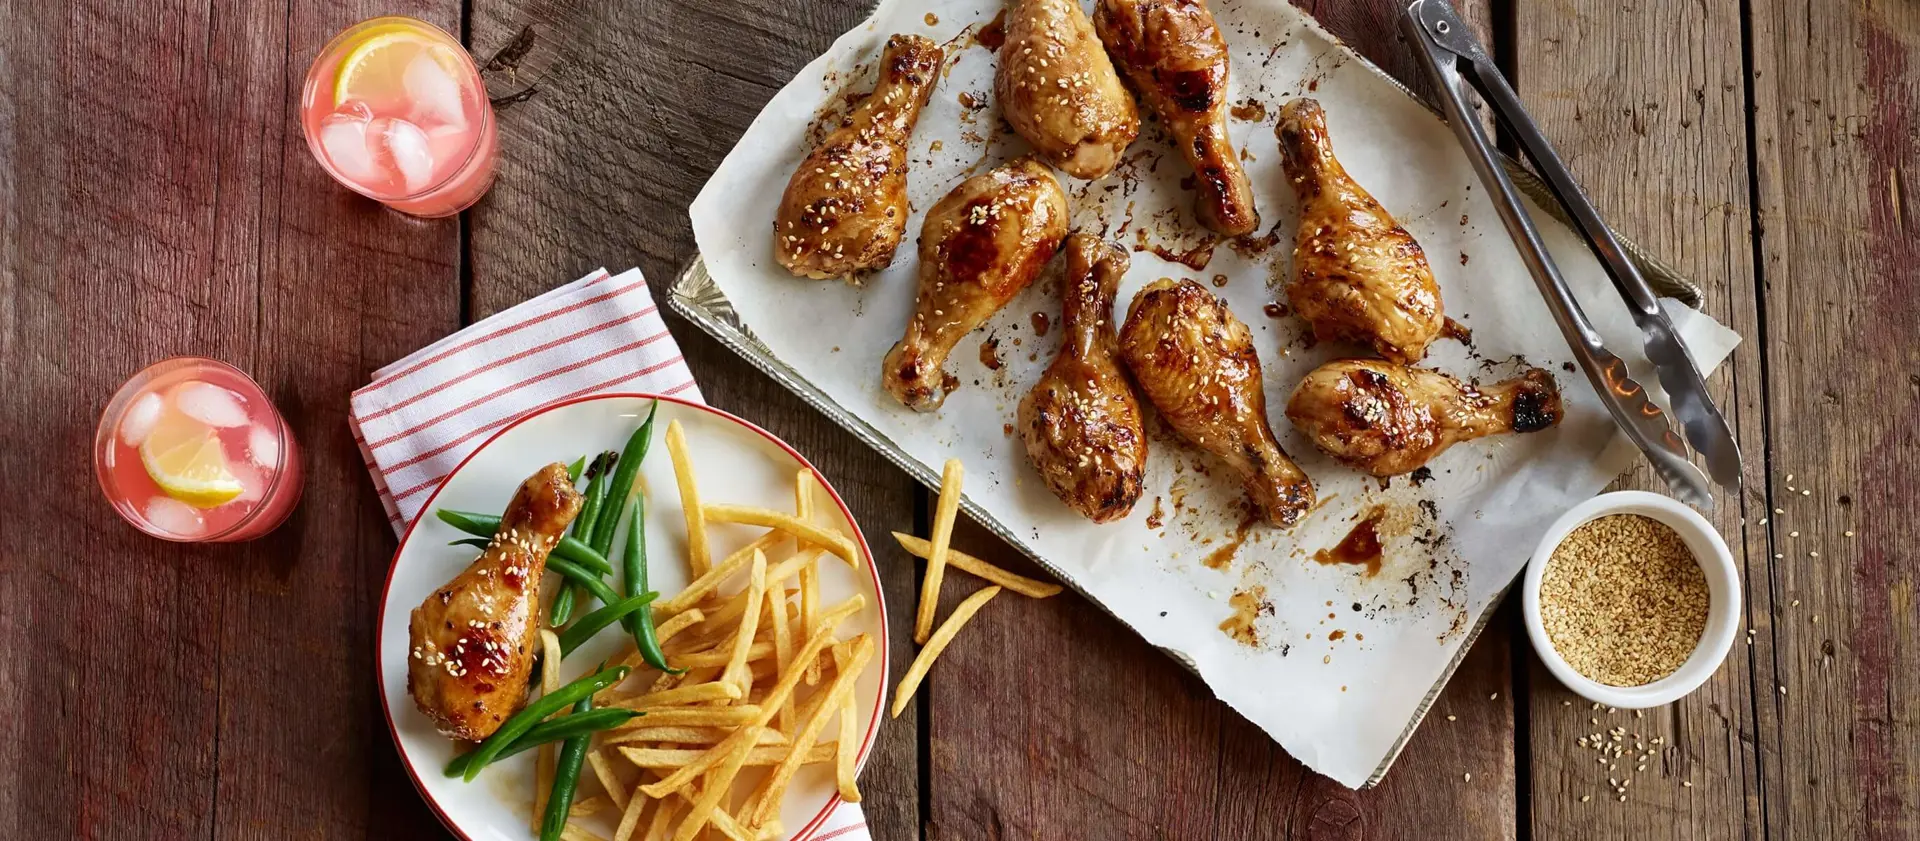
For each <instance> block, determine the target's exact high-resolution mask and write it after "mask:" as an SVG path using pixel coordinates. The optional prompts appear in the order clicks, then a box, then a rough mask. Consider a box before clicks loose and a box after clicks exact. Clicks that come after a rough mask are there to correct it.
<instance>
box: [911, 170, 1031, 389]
mask: <svg viewBox="0 0 1920 841" xmlns="http://www.w3.org/2000/svg"><path fill="white" fill-rule="evenodd" d="M1066 235H1067V197H1066V195H1065V194H1063V193H1061V192H1060V185H1059V183H1058V182H1056V181H1054V180H1053V173H1051V172H1049V171H1048V170H1047V167H1046V165H1045V164H1042V163H1039V162H1038V161H1035V160H1033V159H1031V158H1021V159H1019V160H1016V161H1013V162H1011V163H1007V164H1003V165H1001V166H999V167H997V168H995V169H992V170H989V171H987V172H983V173H981V174H979V175H976V176H973V177H972V178H969V179H967V180H965V181H962V182H960V185H959V186H957V187H954V188H953V191H952V192H949V193H947V195H946V197H945V198H942V199H940V201H939V202H937V203H935V204H934V206H933V208H932V209H931V210H928V211H927V218H926V221H925V222H923V223H922V224H921V227H920V289H919V295H918V297H917V298H916V300H915V302H914V313H913V318H912V320H910V321H908V322H907V332H906V336H905V337H903V338H902V339H901V340H900V342H899V343H898V344H896V345H894V346H893V350H891V351H889V352H888V353H887V358H886V359H885V361H883V362H882V363H881V364H882V370H881V384H882V385H883V386H885V388H886V389H887V393H889V394H892V395H893V396H894V397H895V398H897V399H898V400H899V401H900V402H901V403H903V404H905V405H906V406H907V407H908V408H910V409H913V410H915V411H919V412H930V411H933V410H934V409H937V408H939V407H940V404H941V402H942V401H944V400H946V398H947V390H948V383H947V381H946V380H947V375H946V372H945V370H944V369H943V368H942V366H943V365H944V364H945V363H946V361H947V356H948V355H949V354H951V353H952V352H953V346H954V345H955V344H958V343H959V341H960V339H961V337H963V336H965V335H966V334H968V333H970V332H972V331H973V328H975V327H978V326H980V323H981V322H983V321H986V320H987V319H988V318H989V317H991V316H992V315H993V314H994V313H995V312H998V311H999V310H1000V308H1001V307H1003V306H1005V305H1006V303H1007V301H1008V300H1010V299H1012V298H1013V296H1015V295H1017V294H1019V293H1020V290H1022V289H1025V288H1027V285H1028V284H1030V283H1032V282H1033V279H1034V278H1035V277H1037V276H1038V275H1039V274H1040V269H1041V268H1042V267H1044V266H1046V264H1047V261H1048V260H1051V259H1053V253H1054V252H1055V251H1057V250H1059V248H1060V240H1061V239H1062V238H1064V237H1066Z"/></svg>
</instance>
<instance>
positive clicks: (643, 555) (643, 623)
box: [620, 415, 685, 675]
mask: <svg viewBox="0 0 1920 841" xmlns="http://www.w3.org/2000/svg"><path fill="white" fill-rule="evenodd" d="M647 419H648V420H649V421H651V420H652V419H653V416H652V415H648V416H647ZM620 565H621V567H622V568H623V571H624V572H625V574H626V577H627V595H630V596H631V595H634V594H636V593H641V592H645V591H646V589H647V498H646V497H645V496H636V497H634V498H633V522H632V523H631V524H629V525H628V526H627V545H626V551H625V552H624V553H622V554H621V556H620ZM626 623H627V631H628V632H629V633H631V634H633V645H634V648H636V649H638V650H639V651H640V658H641V659H643V660H645V661H647V665H649V666H652V667H654V668H656V669H659V670H660V671H663V672H666V673H668V674H676V675H677V674H679V673H681V672H682V671H685V670H684V669H676V668H673V667H672V666H669V665H667V653H666V652H664V651H661V650H660V635H659V630H658V629H656V628H655V627H654V625H653V606H652V605H647V606H645V607H642V608H640V609H639V610H636V611H634V612H633V613H631V614H628V616H627V619H626Z"/></svg>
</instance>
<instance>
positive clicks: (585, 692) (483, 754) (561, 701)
mask: <svg viewBox="0 0 1920 841" xmlns="http://www.w3.org/2000/svg"><path fill="white" fill-rule="evenodd" d="M629 601H631V599H630V600H629ZM588 615H589V616H591V615H592V614H588ZM582 618H583V619H584V618H585V617H582ZM550 665H551V666H552V667H554V668H558V667H559V664H558V663H553V664H550ZM627 672H628V669H627V667H625V666H615V667H613V668H611V669H601V670H600V671H597V672H594V673H593V674H590V675H587V676H586V677H583V678H581V679H579V680H576V681H574V682H572V683H569V684H567V685H566V686H562V687H560V688H559V689H556V690H554V691H553V692H551V693H548V694H546V695H542V696H540V697H539V698H537V699H535V700H534V701H533V702H532V703H530V704H528V705H526V706H525V707H522V708H521V709H520V711H519V712H517V713H514V714H513V715H512V716H511V717H509V718H508V719H507V720H506V721H505V722H503V723H501V725H500V728H499V729H498V730H495V731H493V735H491V736H488V737H487V739H486V741H483V742H481V743H480V746H479V747H477V748H474V749H473V753H472V754H469V755H470V756H472V757H473V758H472V759H469V760H467V770H466V772H465V773H463V774H461V775H460V776H461V779H464V780H466V781H467V782H473V778H474V777H475V776H477V775H478V774H479V773H480V769H481V768H485V767H486V765H487V763H489V762H492V761H493V760H494V759H495V758H496V757H498V756H499V755H500V752H501V751H504V750H506V749H507V746H508V745H510V744H512V743H513V741H514V740H515V739H518V738H520V737H521V736H524V735H526V733H527V731H528V730H530V729H532V728H533V726H534V725H536V724H539V723H540V722H541V721H543V720H545V719H546V717H547V716H550V715H553V714H554V713H557V712H559V711H560V710H562V709H564V708H566V707H569V706H572V705H573V704H575V703H578V702H579V701H580V699H582V698H590V697H593V694H594V693H596V692H599V691H600V690H602V689H605V688H607V687H609V686H612V685H614V684H616V683H619V682H620V681H622V680H624V679H626V677H627Z"/></svg>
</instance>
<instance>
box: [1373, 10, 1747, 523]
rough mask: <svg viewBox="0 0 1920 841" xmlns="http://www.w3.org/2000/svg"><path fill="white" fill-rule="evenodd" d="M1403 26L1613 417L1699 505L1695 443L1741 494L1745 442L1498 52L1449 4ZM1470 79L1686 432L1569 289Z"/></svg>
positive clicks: (1708, 502)
mask: <svg viewBox="0 0 1920 841" xmlns="http://www.w3.org/2000/svg"><path fill="white" fill-rule="evenodd" d="M1400 28H1401V30H1402V32H1403V33H1404V34H1405V35H1406V36H1407V40H1408V41H1410V42H1412V43H1415V44H1418V45H1420V48H1419V49H1418V50H1416V51H1415V52H1416V53H1417V54H1418V55H1419V58H1420V63H1421V66H1423V67H1425V68H1426V71H1427V77H1428V78H1429V79H1431V80H1433V83H1434V87H1436V88H1438V89H1439V90H1440V93H1441V97H1440V101H1441V105H1442V106H1443V107H1444V108H1445V109H1446V114H1447V122H1448V123H1449V124H1451V125H1452V126H1453V133H1454V134H1455V135H1458V136H1459V138H1460V144H1461V145H1462V146H1464V147H1465V148H1466V151H1467V157H1468V159H1470V160H1472V161H1473V168H1474V170H1475V171H1477V172H1479V174H1480V180H1481V182H1483V183H1484V184H1485V185H1486V187H1487V189H1488V191H1489V192H1490V193H1491V194H1492V195H1493V199H1494V207H1495V208H1496V209H1498V210H1499V211H1500V219H1501V220H1502V221H1503V222H1505V223H1506V226H1507V232H1508V233H1509V234H1511V235H1512V236H1513V241H1514V245H1515V246H1516V247H1518V248H1519V250H1520V257H1521V259H1523V260H1525V261H1526V264H1527V269H1528V271H1530V272H1531V273H1532V274H1533V280H1534V282H1535V283H1536V284H1537V285H1538V286H1539V287H1540V294H1541V295H1543V296H1545V298H1546V299H1547V305H1548V308H1550V309H1551V310H1553V317H1554V321H1555V322H1557V323H1558V324H1559V325H1560V332H1561V333H1563V334H1565V336H1566V337H1567V344H1569V345H1571V346H1572V347H1573V354H1574V356H1575V358H1577V359H1578V360H1579V361H1580V367H1581V368H1583V369H1585V370H1586V372H1587V379H1588V380H1589V381H1591V382H1592V383H1593V387H1594V390H1595V391H1597V392H1599V393H1600V399H1601V401H1602V402H1604V403H1606V404H1607V410H1608V411H1610V412H1612V413H1613V419H1614V422H1615V423H1617V424H1619V426H1620V429H1621V430H1622V431H1624V432H1626V433H1627V437H1628V438H1630V439H1632V440H1633V443H1634V444H1636V445H1638V446H1639V447H1640V450H1641V452H1644V453H1646V454H1647V458H1648V459H1650V460H1651V461H1652V462H1653V468H1654V470H1655V471H1656V472H1658V473H1659V474H1660V477H1661V478H1662V479H1665V480H1666V482H1667V484H1668V485H1669V486H1670V487H1672V488H1673V490H1674V493H1675V495H1676V496H1678V497H1679V498H1680V499H1682V500H1684V501H1686V502H1688V503H1690V504H1692V505H1694V506H1696V507H1699V508H1703V509H1709V510H1710V509H1712V507H1713V495H1712V491H1711V490H1710V488H1709V486H1708V485H1707V480H1706V477H1705V476H1703V475H1701V473H1700V469H1699V468H1697V467H1694V466H1693V462H1692V461H1690V460H1689V455H1688V450H1687V444H1688V442H1691V443H1692V444H1693V447H1694V449H1697V450H1699V451H1700V453H1701V455H1702V456H1703V457H1704V458H1705V460H1706V463H1707V469H1708V470H1710V471H1711V472H1712V473H1713V479H1714V481H1715V482H1717V483H1719V484H1720V485H1721V486H1722V487H1724V488H1727V489H1729V490H1731V491H1733V492H1734V493H1735V495H1736V496H1737V495H1738V493H1739V491H1740V445H1739V444H1738V443H1736V442H1735V441H1734V439H1733V431H1732V430H1731V429H1729V428H1728V427H1727V420H1726V418H1725V417H1722V416H1721V414H1720V410H1719V408H1718V407H1716V406H1714V404H1713V398H1712V397H1711V396H1709V395H1708V394H1707V384H1706V382H1705V381H1704V380H1702V379H1701V377H1700V371H1699V369H1697V368H1695V367H1694V366H1693V359H1692V357H1690V356H1688V355H1687V347H1686V343H1685V342H1683V341H1681V339H1680V335H1679V334H1678V333H1676V332H1675V331H1674V329H1673V323H1672V322H1670V321H1668V320H1667V316H1666V313H1664V312H1662V311H1661V309H1660V304H1659V302H1658V301H1657V300H1656V299H1655V297H1654V294H1653V290H1652V289H1650V288H1648V286H1647V281H1646V279H1645V278H1643V277H1641V276H1640V271H1639V269H1638V268H1636V267H1635V266H1634V264H1633V262H1632V261H1631V260H1629V259H1627V254H1626V251H1625V250H1624V249H1622V248H1621V247H1620V242H1619V240H1617V239H1615V238H1614V235H1613V231H1611V230H1609V229H1608V228H1607V225H1606V223H1605V222H1603V221H1601V220H1600V214H1599V213H1598V212H1596V211H1595V210H1594V209H1593V204H1592V203H1590V202H1588V201H1587V197H1586V195H1585V194H1584V193H1582V192H1581V191H1580V187H1579V185H1577V184H1575V183H1574V180H1573V176H1572V175H1571V174H1569V173H1568V172H1567V167H1566V164H1564V163H1562V162H1561V161H1560V156H1559V155H1557V154H1555V153H1554V151H1553V146H1552V145H1551V144H1549V143H1548V142H1547V138H1546V136H1545V135H1542V134H1541V133H1540V128H1539V127H1538V126H1536V125H1534V123H1533V119H1532V118H1531V117H1528V116H1527V111H1526V108H1525V107H1523V106H1522V105H1521V104H1520V97H1519V96H1518V95H1516V94H1515V93H1514V92H1513V88H1512V87H1511V86H1509V85H1508V84H1507V80H1506V78H1505V77H1503V76H1501V75H1500V70H1499V68H1497V67H1495V66H1494V63H1493V59H1491V58H1489V57H1488V56H1487V51H1486V50H1485V49H1483V48H1482V47H1481V46H1480V41H1479V39H1477V38H1475V37H1474V36H1473V32H1472V30H1470V29H1468V28H1467V25H1466V24H1465V23H1464V22H1463V21H1462V20H1461V19H1460V16H1459V15H1458V14H1455V13H1454V11H1453V7H1451V6H1449V5H1448V4H1447V2H1446V0H1413V2H1412V3H1411V4H1409V5H1408V6H1407V12H1406V15H1405V16H1404V17H1402V18H1401V20H1400ZM1465 85H1472V86H1473V88H1474V90H1476V91H1478V92H1479V94H1480V97H1481V99H1483V100H1485V101H1486V103H1487V105H1488V106H1489V107H1490V108H1492V110H1493V112H1494V114H1495V115H1496V116H1497V117H1498V118H1499V120H1500V122H1501V124H1503V125H1505V126H1506V127H1507V130H1508V131H1510V132H1512V133H1513V136H1514V138H1515V139H1516V140H1518V141H1519V143H1520V147H1521V149H1522V150H1523V151H1524V152H1525V153H1526V156H1527V159H1528V160H1529V161H1531V162H1532V163H1533V167H1534V169H1535V170H1536V171H1537V172H1538V173H1539V174H1540V178H1541V180H1543V181H1544V182H1546V185H1547V187H1548V188H1549V189H1550V190H1551V191H1552V192H1553V194H1554V197H1555V198H1557V199H1559V201H1560V204H1561V205H1562V206H1563V207H1564V208H1565V209H1566V211H1567V215H1568V216H1569V217H1571V218H1572V220H1573V226H1574V229H1575V231H1576V232H1577V233H1579V234H1580V235H1581V236H1582V237H1583V238H1584V239H1586V241H1587V246H1588V247H1589V248H1591V249H1592V250H1593V254H1594V256H1595V257H1598V258H1599V259H1600V265H1601V266H1602V267H1604V268H1605V269H1606V271H1607V275H1608V276H1609V277H1611V278H1612V279H1613V285H1614V287H1615V288H1616V289H1618V290H1619V292H1620V296H1621V297H1622V298H1624V299H1626V303H1627V308H1628V309H1629V310H1631V311H1632V313H1633V320H1634V323H1635V324H1637V325H1639V327H1640V332H1641V334H1642V335H1643V336H1644V337H1645V339H1646V342H1645V350H1646V354H1647V359H1648V360H1649V361H1651V362H1652V363H1653V369H1654V371H1655V372H1656V373H1657V374H1658V375H1659V378H1660V385H1661V387H1662V388H1664V389H1665V390H1666V392H1667V396H1668V399H1669V401H1670V402H1671V404H1672V406H1673V414H1674V415H1675V416H1676V417H1678V418H1679V419H1680V426H1681V428H1682V429H1684V430H1685V432H1686V440H1684V441H1683V440H1681V438H1680V436H1678V435H1675V434H1674V431H1673V427H1672V426H1671V425H1670V424H1669V423H1668V422H1667V417H1666V413H1664V412H1662V411H1661V410H1660V407H1659V406H1656V405H1654V404H1653V402H1652V401H1650V400H1648V399H1647V394H1646V390H1645V389H1644V388H1642V387H1641V385H1640V384H1639V383H1637V382H1634V380H1633V378H1632V377H1631V376H1628V373H1627V364H1626V363H1625V362H1623V361H1621V359H1620V357H1618V356H1615V355H1614V354H1613V352H1611V351H1609V350H1607V348H1606V345H1604V344H1603V343H1602V342H1601V339H1600V334H1599V333H1598V332H1597V331H1595V330H1594V329H1593V324H1592V322H1589V321H1588V320H1587V316H1586V314H1585V313H1584V312H1582V311H1581V309H1580V303H1579V302H1578V301H1576V300H1575V299H1574V297H1573V290H1572V289H1571V288H1570V287H1568V286H1567V281H1566V278H1564V277H1561V275H1560V270H1559V268H1558V267H1556V266H1555V265H1554V263H1553V257H1552V256H1550V255H1549V254H1548V253H1547V248H1546V245H1544V244H1543V243H1542V242H1541V240H1540V232H1539V231H1537V230H1535V228H1534V226H1533V221H1532V220H1531V219H1530V218H1529V217H1528V216H1527V212H1526V210H1525V209H1524V208H1523V207H1522V206H1521V203H1520V194H1519V193H1518V191H1517V190H1516V189H1515V188H1514V185H1513V181H1512V180H1511V179H1509V178H1508V177H1507V173H1506V171H1505V170H1504V169H1502V168H1501V166H1500V163H1499V162H1498V161H1497V160H1496V159H1495V157H1494V155H1495V152H1494V149H1493V144H1492V143H1490V142H1488V140H1487V135H1486V132H1485V131H1483V130H1482V129H1481V126H1480V121H1479V120H1477V119H1475V116H1474V113H1473V111H1472V110H1471V109H1470V108H1469V107H1468V105H1467V99H1466V90H1465Z"/></svg>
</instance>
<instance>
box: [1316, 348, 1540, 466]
mask: <svg viewBox="0 0 1920 841" xmlns="http://www.w3.org/2000/svg"><path fill="white" fill-rule="evenodd" d="M1560 415H1561V409H1560V389H1559V387H1558V386H1557V385H1556V384H1555V383H1554V381H1553V377H1552V376H1551V375H1549V374H1548V373H1547V372H1545V371H1542V370H1540V369H1538V368H1534V369H1531V370H1529V371H1527V372H1526V373H1525V374H1522V375H1521V376H1519V377H1516V378H1514V379H1511V380H1507V381H1505V382H1502V383H1497V384H1494V385H1490V386H1474V385H1469V384H1466V383H1463V382H1460V381H1459V380H1456V379H1454V378H1452V377H1449V376H1447V375H1445V374H1442V373H1440V372H1438V371H1429V370H1425V369H1421V368H1410V367H1407V366H1405V365H1397V364H1394V363H1392V362H1384V361H1381V360H1378V359H1341V360H1335V361H1333V362H1329V363H1327V364H1325V365H1322V366H1320V367H1319V368H1315V369H1314V370H1313V372H1312V373H1310V374H1308V375H1307V378H1306V379H1304V380H1301V381H1300V385H1299V386H1297V387H1295V388H1294V390H1293V397H1292V398H1290V399H1288V400H1287V419H1288V420H1291V421H1293V425H1294V426H1296V427H1299V429H1300V431H1301V432H1304V433H1306V435H1307V437H1308V438H1310V439H1313V443H1314V445H1315V446H1318V447H1319V448H1320V449H1322V450H1325V451H1326V453H1327V455H1330V456H1333V457H1334V458H1335V459H1336V460H1338V461H1340V462H1341V463H1343V464H1346V465H1347V466H1349V467H1352V468H1354V469H1355V470H1362V471H1365V472H1367V473H1371V474H1373V475H1375V476H1394V475H1398V474H1401V473H1406V472H1408V471H1411V470H1413V469H1415V468H1417V467H1420V466H1421V465H1423V464H1426V463H1427V462H1429V461H1431V460H1433V458H1434V457H1435V456H1437V455H1439V454H1440V453H1441V452H1443V451H1445V450H1446V449H1447V448H1448V447H1451V446H1453V445H1455V444H1458V443H1460V442H1461V441H1470V440H1472V439H1475V438H1482V437H1485V436H1488V435H1499V434H1501V433H1506V432H1537V431H1539V430H1542V429H1546V428H1547V427H1550V426H1553V425H1554V424H1557V423H1559V422H1560Z"/></svg>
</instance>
